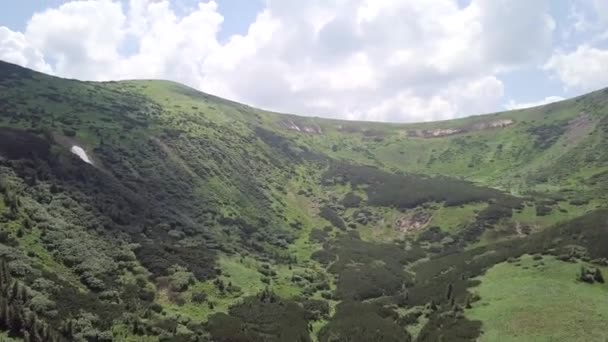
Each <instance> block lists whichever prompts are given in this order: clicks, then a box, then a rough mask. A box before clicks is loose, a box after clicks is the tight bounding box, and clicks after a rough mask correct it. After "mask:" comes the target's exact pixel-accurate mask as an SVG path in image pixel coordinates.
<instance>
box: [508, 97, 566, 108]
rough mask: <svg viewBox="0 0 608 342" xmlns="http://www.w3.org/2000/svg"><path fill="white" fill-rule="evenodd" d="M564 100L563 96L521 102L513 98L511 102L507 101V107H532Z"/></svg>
mask: <svg viewBox="0 0 608 342" xmlns="http://www.w3.org/2000/svg"><path fill="white" fill-rule="evenodd" d="M562 100H564V98H563V97H561V96H547V97H545V98H544V99H542V100H540V101H535V102H522V103H520V102H515V101H513V100H510V101H509V103H507V104H506V105H505V109H508V110H513V109H524V108H532V107H538V106H542V105H546V104H549V103H553V102H558V101H562Z"/></svg>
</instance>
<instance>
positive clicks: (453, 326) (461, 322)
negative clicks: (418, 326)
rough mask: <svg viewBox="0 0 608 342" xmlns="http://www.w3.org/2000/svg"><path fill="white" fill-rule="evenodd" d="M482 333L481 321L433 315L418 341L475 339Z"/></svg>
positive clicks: (456, 341)
mask: <svg viewBox="0 0 608 342" xmlns="http://www.w3.org/2000/svg"><path fill="white" fill-rule="evenodd" d="M480 333H481V322H479V321H470V320H467V319H466V318H459V317H454V316H452V315H433V316H432V317H431V319H430V321H429V323H428V324H426V325H425V326H424V328H422V331H420V334H419V335H418V338H417V339H416V341H420V342H435V341H454V342H465V341H475V340H476V339H477V337H478V336H479V335H480Z"/></svg>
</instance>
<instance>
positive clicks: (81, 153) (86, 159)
mask: <svg viewBox="0 0 608 342" xmlns="http://www.w3.org/2000/svg"><path fill="white" fill-rule="evenodd" d="M70 152H72V153H74V154H75V155H77V156H78V157H80V159H82V161H83V162H85V163H88V164H91V165H93V162H92V161H91V159H89V156H88V155H87V153H86V152H85V151H84V149H83V148H82V147H80V146H76V145H74V146H72V148H71V149H70Z"/></svg>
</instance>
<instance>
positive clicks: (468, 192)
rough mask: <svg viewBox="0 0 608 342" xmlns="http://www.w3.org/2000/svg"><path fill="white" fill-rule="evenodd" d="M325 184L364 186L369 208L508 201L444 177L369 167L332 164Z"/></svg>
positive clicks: (499, 193)
mask: <svg viewBox="0 0 608 342" xmlns="http://www.w3.org/2000/svg"><path fill="white" fill-rule="evenodd" d="M324 182H325V183H332V182H337V183H343V184H345V183H350V184H351V185H357V186H359V185H367V187H366V188H365V191H366V192H367V197H368V203H369V204H370V205H372V206H383V207H396V208H414V207H416V206H418V205H421V204H423V203H426V202H445V204H446V205H448V206H455V205H460V204H466V203H470V202H482V201H490V200H491V199H502V198H508V197H509V196H508V195H505V194H503V193H501V192H500V191H497V190H494V189H489V188H482V187H477V186H474V185H473V184H471V183H468V182H465V181H461V180H456V179H450V178H445V177H435V178H429V177H424V176H420V175H413V174H400V175H398V174H392V173H388V172H385V171H382V170H380V169H378V168H375V167H371V166H358V165H349V164H336V163H334V164H332V165H331V167H330V169H329V170H328V171H327V172H326V173H325V175H324Z"/></svg>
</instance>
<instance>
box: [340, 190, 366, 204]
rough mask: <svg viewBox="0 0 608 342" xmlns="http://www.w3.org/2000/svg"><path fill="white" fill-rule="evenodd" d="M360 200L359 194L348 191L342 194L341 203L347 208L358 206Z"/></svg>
mask: <svg viewBox="0 0 608 342" xmlns="http://www.w3.org/2000/svg"><path fill="white" fill-rule="evenodd" d="M362 200H363V198H361V196H359V195H357V194H355V193H354V192H349V193H347V194H346V195H344V198H343V199H342V205H343V206H345V207H347V208H356V207H358V206H359V204H361V201H362Z"/></svg>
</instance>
